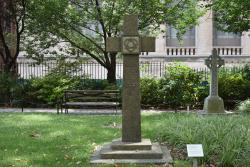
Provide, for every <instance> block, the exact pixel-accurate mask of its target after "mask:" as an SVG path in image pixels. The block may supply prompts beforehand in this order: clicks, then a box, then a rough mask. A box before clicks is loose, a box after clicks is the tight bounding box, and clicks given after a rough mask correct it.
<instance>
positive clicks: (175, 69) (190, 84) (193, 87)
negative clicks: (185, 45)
mask: <svg viewBox="0 0 250 167" xmlns="http://www.w3.org/2000/svg"><path fill="white" fill-rule="evenodd" d="M201 78H202V75H201V74H200V73H199V72H196V71H194V70H193V69H191V68H189V67H188V66H185V65H182V64H180V63H173V64H171V65H169V66H168V67H167V68H166V74H165V75H164V77H163V78H162V79H161V80H160V94H161V97H162V98H163V101H164V103H165V104H166V105H168V106H170V107H171V108H173V109H175V110H177V109H178V108H179V107H181V106H182V107H185V106H187V105H191V104H195V102H196V101H197V100H198V87H199V86H200V82H201Z"/></svg>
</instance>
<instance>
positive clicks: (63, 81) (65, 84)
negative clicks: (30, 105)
mask: <svg viewBox="0 0 250 167" xmlns="http://www.w3.org/2000/svg"><path fill="white" fill-rule="evenodd" d="M78 84H79V79H77V78H71V77H69V76H67V75H58V74H55V75H53V74H49V75H47V76H45V77H43V78H37V79H34V80H33V81H32V87H33V88H34V89H35V90H36V96H37V98H38V99H40V100H41V101H42V102H45V103H52V104H53V103H56V102H57V100H59V99H60V98H62V97H63V93H64V91H65V90H69V89H74V88H75V87H76V86H77V85H78Z"/></svg>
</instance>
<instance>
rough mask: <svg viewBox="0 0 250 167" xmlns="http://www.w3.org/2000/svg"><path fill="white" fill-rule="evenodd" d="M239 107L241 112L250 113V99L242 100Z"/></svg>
mask: <svg viewBox="0 0 250 167" xmlns="http://www.w3.org/2000/svg"><path fill="white" fill-rule="evenodd" d="M237 109H238V111H239V112H243V113H250V99H247V100H245V101H242V102H241V103H240V104H239V105H238V106H237Z"/></svg>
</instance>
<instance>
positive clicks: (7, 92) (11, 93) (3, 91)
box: [0, 73, 22, 105]
mask: <svg viewBox="0 0 250 167" xmlns="http://www.w3.org/2000/svg"><path fill="white" fill-rule="evenodd" d="M20 96H22V87H21V86H20V85H19V84H18V78H15V77H14V76H12V75H11V74H7V73H1V74H0V97H1V98H0V103H2V104H5V105H12V104H13V103H14V101H15V99H17V98H18V97H20Z"/></svg>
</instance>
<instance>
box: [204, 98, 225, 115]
mask: <svg viewBox="0 0 250 167" xmlns="http://www.w3.org/2000/svg"><path fill="white" fill-rule="evenodd" d="M203 110H204V111H205V112H207V113H225V109H224V102H223V100H222V98H220V97H219V96H208V97H207V98H206V99H205V102H204V108H203Z"/></svg>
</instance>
